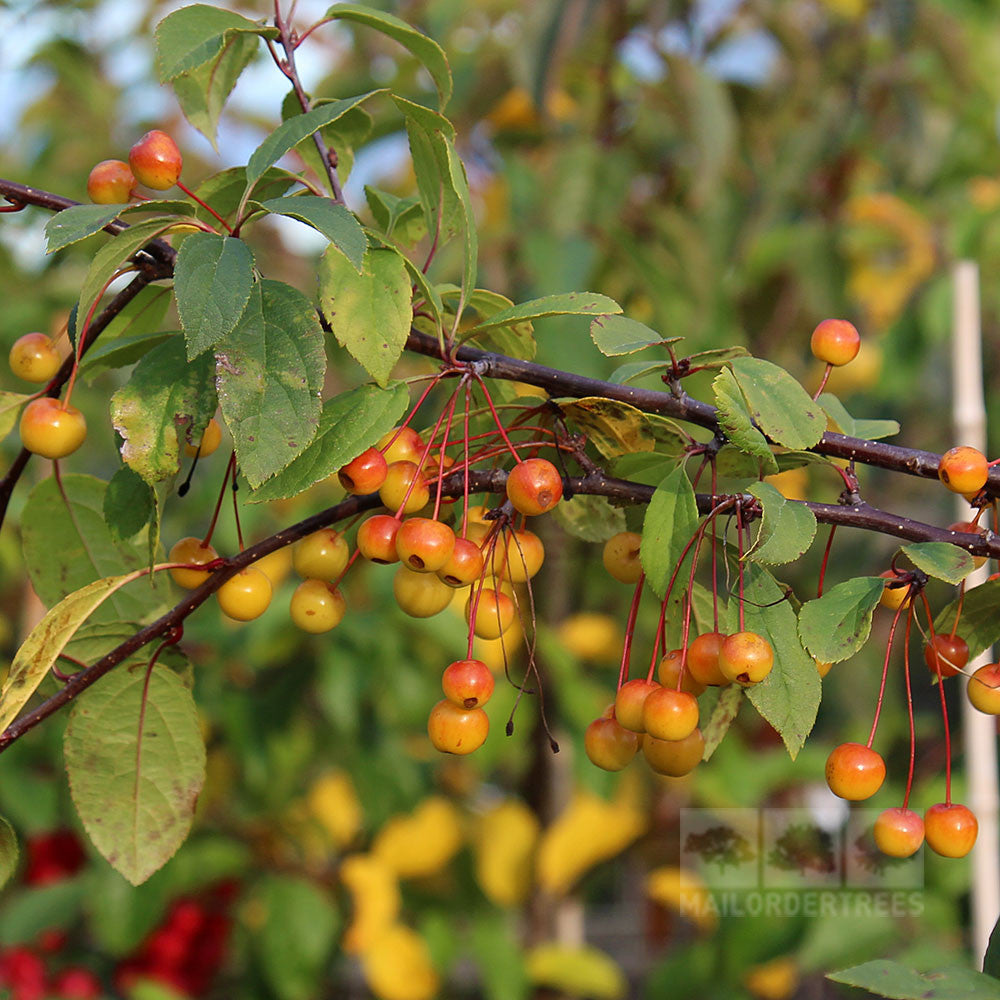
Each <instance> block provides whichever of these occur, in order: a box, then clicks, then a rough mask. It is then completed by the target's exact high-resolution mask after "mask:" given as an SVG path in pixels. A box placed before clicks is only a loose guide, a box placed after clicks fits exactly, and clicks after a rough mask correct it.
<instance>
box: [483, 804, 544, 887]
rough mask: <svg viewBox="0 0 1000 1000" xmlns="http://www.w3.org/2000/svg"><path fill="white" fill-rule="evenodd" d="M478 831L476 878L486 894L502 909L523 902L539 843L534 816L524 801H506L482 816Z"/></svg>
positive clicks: (529, 885)
mask: <svg viewBox="0 0 1000 1000" xmlns="http://www.w3.org/2000/svg"><path fill="white" fill-rule="evenodd" d="M475 832H476V840H475V853H476V878H477V879H478V881H479V885H480V886H481V887H482V890H483V892H484V893H485V894H486V895H487V897H489V899H491V900H492V901H493V902H494V903H496V904H498V905H499V906H516V905H517V904H518V903H522V902H523V901H524V900H525V898H526V897H527V895H528V891H529V890H530V888H531V877H532V861H533V857H534V852H535V847H536V845H537V843H538V833H539V823H538V819H537V818H536V816H535V814H534V813H533V812H532V811H531V810H530V809H529V808H528V807H527V806H526V805H525V804H524V803H523V802H520V801H518V800H517V799H507V800H506V801H505V802H501V803H500V804H499V805H497V806H494V807H493V808H492V809H490V810H489V812H487V813H485V814H484V815H483V816H482V818H481V819H480V820H479V822H478V824H477V825H476V831H475Z"/></svg>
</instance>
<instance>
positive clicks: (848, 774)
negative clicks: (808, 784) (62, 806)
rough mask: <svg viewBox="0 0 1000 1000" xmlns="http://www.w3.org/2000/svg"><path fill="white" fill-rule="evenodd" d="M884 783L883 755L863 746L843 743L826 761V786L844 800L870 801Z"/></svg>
mask: <svg viewBox="0 0 1000 1000" xmlns="http://www.w3.org/2000/svg"><path fill="white" fill-rule="evenodd" d="M883 781H885V761H884V760H883V759H882V756H881V754H879V753H877V752H876V751H874V750H872V748H871V747H868V746H865V745H864V744H863V743H841V744H840V745H839V746H836V747H834V748H833V750H832V751H831V752H830V756H829V757H827V759H826V783H827V784H828V785H829V786H830V791H831V792H833V794H834V795H838V796H840V798H842V799H848V800H849V801H851V802H860V801H862V800H863V799H869V798H871V797H872V796H873V795H874V794H875V793H876V792H877V791H878V790H879V789H880V788H881V787H882V782H883Z"/></svg>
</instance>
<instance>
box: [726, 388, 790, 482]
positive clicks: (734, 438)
mask: <svg viewBox="0 0 1000 1000" xmlns="http://www.w3.org/2000/svg"><path fill="white" fill-rule="evenodd" d="M712 392H713V393H714V394H715V405H716V408H717V409H718V419H719V426H720V427H721V428H722V430H723V432H724V433H725V435H726V437H727V438H728V439H729V441H730V443H731V444H732V445H733V447H735V448H738V449H739V450H740V451H742V452H744V453H746V454H747V455H750V456H752V457H753V458H754V459H755V460H756V462H757V468H758V469H759V471H760V472H761V473H762V474H763V475H765V476H769V475H772V474H773V473H775V472H777V471H778V463H777V462H776V461H775V459H774V454H773V452H772V451H771V446H770V445H769V444H768V443H767V438H765V437H764V435H763V434H762V433H761V432H760V431H759V430H758V429H757V428H756V427H754V425H753V422H752V420H751V417H750V409H749V407H748V406H747V401H746V400H745V399H744V398H743V392H742V391H741V389H740V387H739V384H738V383H737V381H736V376H735V375H734V374H733V373H732V371H731V370H730V369H728V368H723V369H722V371H720V372H719V374H718V375H716V376H715V379H714V380H713V381H712ZM723 450H724V449H723Z"/></svg>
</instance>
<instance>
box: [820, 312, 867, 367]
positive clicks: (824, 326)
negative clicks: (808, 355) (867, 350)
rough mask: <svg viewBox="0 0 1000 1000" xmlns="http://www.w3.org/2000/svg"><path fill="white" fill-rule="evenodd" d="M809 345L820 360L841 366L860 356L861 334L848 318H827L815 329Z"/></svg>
mask: <svg viewBox="0 0 1000 1000" xmlns="http://www.w3.org/2000/svg"><path fill="white" fill-rule="evenodd" d="M809 346H810V348H811V349H812V352H813V355H814V356H815V357H817V358H819V360H820V361H825V362H826V363H827V364H828V365H833V366H834V367H835V368H839V367H840V366H841V365H846V364H847V363H848V362H850V361H853V360H854V359H855V358H856V357H857V356H858V351H860V350H861V334H859V333H858V330H857V327H855V325H854V324H853V323H849V322H848V321H847V320H846V319H825V320H823V321H822V322H821V323H819V324H818V325H817V326H816V329H815V330H813V332H812V337H811V338H810V342H809Z"/></svg>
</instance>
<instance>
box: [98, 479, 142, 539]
mask: <svg viewBox="0 0 1000 1000" xmlns="http://www.w3.org/2000/svg"><path fill="white" fill-rule="evenodd" d="M152 513H153V491H152V490H151V489H150V488H149V485H148V484H147V483H146V482H145V481H144V480H143V479H142V477H141V476H140V475H139V474H138V473H137V472H135V471H134V470H133V469H130V468H129V467H128V466H127V465H123V466H122V467H121V468H120V469H119V470H118V471H117V472H116V473H115V474H114V475H113V476H112V477H111V480H110V482H109V483H108V488H107V489H106V490H105V491H104V520H105V521H106V522H107V525H108V530H109V531H110V532H111V537H112V538H114V539H116V540H118V541H122V540H123V539H127V538H133V537H135V535H137V534H138V533H139V532H140V531H141V530H142V529H143V528H144V527H146V525H147V524H148V523H149V518H150V516H151V515H152Z"/></svg>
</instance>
